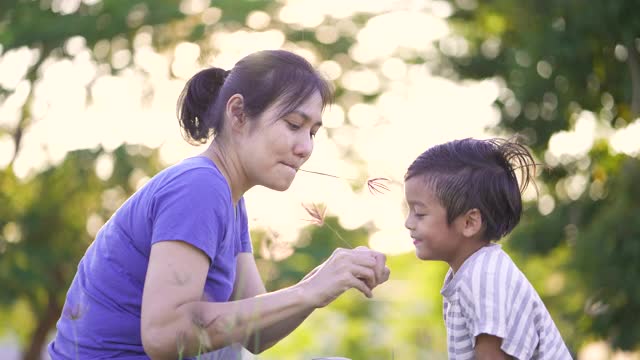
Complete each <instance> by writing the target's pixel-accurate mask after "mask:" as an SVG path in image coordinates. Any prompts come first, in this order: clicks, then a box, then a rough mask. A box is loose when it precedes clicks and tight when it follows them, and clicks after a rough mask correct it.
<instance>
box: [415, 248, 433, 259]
mask: <svg viewBox="0 0 640 360" xmlns="http://www.w3.org/2000/svg"><path fill="white" fill-rule="evenodd" d="M416 257H417V258H418V259H420V260H438V259H436V258H434V257H433V256H432V254H429V253H427V252H425V251H420V250H418V249H416Z"/></svg>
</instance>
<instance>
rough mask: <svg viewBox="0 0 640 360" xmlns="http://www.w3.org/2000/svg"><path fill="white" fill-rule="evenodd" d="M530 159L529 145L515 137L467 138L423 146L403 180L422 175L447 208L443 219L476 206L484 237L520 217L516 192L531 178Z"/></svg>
mask: <svg viewBox="0 0 640 360" xmlns="http://www.w3.org/2000/svg"><path fill="white" fill-rule="evenodd" d="M535 165H536V164H535V161H534V159H533V156H532V155H531V153H530V152H529V150H527V148H526V147H524V146H523V145H521V144H519V143H517V142H516V141H512V140H506V139H499V138H494V139H487V140H478V139H471V138H467V139H462V140H455V141H451V142H447V143H444V144H440V145H437V146H434V147H432V148H429V149H428V150H427V151H425V152H424V153H422V154H421V155H420V156H418V158H417V159H416V160H415V161H414V162H413V163H412V164H411V166H409V169H408V170H407V173H406V175H405V181H406V180H409V179H410V178H413V177H416V176H422V177H423V179H424V181H425V186H428V187H429V188H430V189H431V191H433V192H434V193H435V195H436V197H437V198H438V199H439V200H440V202H441V205H442V206H443V207H444V208H445V209H446V210H447V221H448V223H449V224H451V223H452V222H453V220H454V219H455V218H457V217H458V216H460V215H462V214H464V213H465V212H467V211H468V210H471V209H474V208H476V209H478V210H479V211H480V214H481V216H482V221H483V223H484V224H485V226H486V229H485V232H484V238H485V239H486V240H499V239H500V238H502V237H503V236H505V235H507V234H508V233H509V232H511V230H513V228H514V227H515V226H516V225H517V224H518V222H519V221H520V215H521V214H522V198H521V193H522V191H524V189H525V188H526V187H527V185H528V184H529V182H530V181H533V175H534V174H535ZM516 170H520V175H521V186H518V179H517V177H516Z"/></svg>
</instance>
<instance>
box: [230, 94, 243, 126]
mask: <svg viewBox="0 0 640 360" xmlns="http://www.w3.org/2000/svg"><path fill="white" fill-rule="evenodd" d="M225 115H226V116H225V117H226V118H227V120H229V124H230V125H231V129H235V130H237V129H240V128H242V127H244V124H245V123H246V122H247V117H246V115H245V113H244V98H243V97H242V95H240V94H234V95H232V96H231V97H230V98H229V100H228V101H227V107H226V108H225Z"/></svg>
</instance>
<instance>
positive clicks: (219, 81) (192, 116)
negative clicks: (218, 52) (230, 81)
mask: <svg viewBox="0 0 640 360" xmlns="http://www.w3.org/2000/svg"><path fill="white" fill-rule="evenodd" d="M228 74H229V71H226V70H223V69H220V68H215V67H213V68H209V69H205V70H202V71H200V72H198V73H197V74H195V75H194V76H193V77H192V78H191V79H189V81H188V82H187V84H186V85H185V87H184V89H183V90H182V93H181V94H180V97H179V98H178V106H177V109H176V110H177V116H178V120H179V122H180V127H181V128H182V129H183V136H184V137H185V139H186V140H187V141H188V142H190V143H192V144H194V143H195V144H204V143H206V142H207V140H209V138H210V137H211V135H213V134H215V132H216V130H218V129H219V127H220V124H219V123H220V122H221V119H220V117H221V116H219V115H218V114H217V113H218V112H213V111H212V110H213V109H211V107H212V106H213V105H214V104H215V103H216V98H217V97H218V94H219V93H220V89H221V88H222V86H223V85H224V81H225V79H226V78H227V75H228Z"/></svg>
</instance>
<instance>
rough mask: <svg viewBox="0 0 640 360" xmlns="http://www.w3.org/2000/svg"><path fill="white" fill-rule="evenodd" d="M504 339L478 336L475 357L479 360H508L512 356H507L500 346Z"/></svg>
mask: <svg viewBox="0 0 640 360" xmlns="http://www.w3.org/2000/svg"><path fill="white" fill-rule="evenodd" d="M501 345H502V339H501V338H499V337H497V336H493V335H489V334H480V335H478V336H476V347H475V348H474V353H475V357H476V359H478V360H507V359H511V356H509V355H507V354H506V353H505V352H504V351H502V349H500V346H501Z"/></svg>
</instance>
